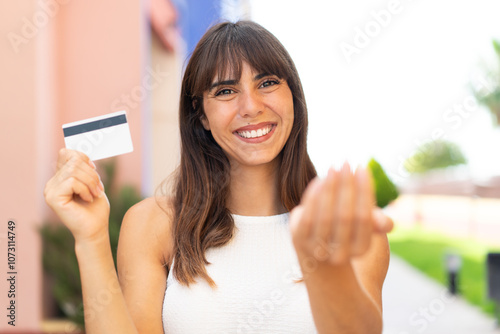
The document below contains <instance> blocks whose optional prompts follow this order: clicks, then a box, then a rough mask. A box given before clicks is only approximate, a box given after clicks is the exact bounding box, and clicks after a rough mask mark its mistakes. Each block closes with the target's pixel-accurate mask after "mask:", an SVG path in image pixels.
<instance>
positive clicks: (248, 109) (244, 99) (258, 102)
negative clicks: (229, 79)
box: [239, 90, 264, 118]
mask: <svg viewBox="0 0 500 334" xmlns="http://www.w3.org/2000/svg"><path fill="white" fill-rule="evenodd" d="M263 111H264V101H263V97H262V96H261V95H260V94H259V93H258V92H254V91H251V90H250V91H245V92H243V93H242V94H241V96H240V103H239V114H240V116H241V117H243V118H254V117H256V116H258V115H259V114H261V113H262V112H263Z"/></svg>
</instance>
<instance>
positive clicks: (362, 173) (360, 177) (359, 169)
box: [355, 166, 366, 180]
mask: <svg viewBox="0 0 500 334" xmlns="http://www.w3.org/2000/svg"><path fill="white" fill-rule="evenodd" d="M355 174H356V177H357V178H358V180H364V179H365V177H366V169H365V168H364V167H363V166H358V167H357V168H356V172H355Z"/></svg>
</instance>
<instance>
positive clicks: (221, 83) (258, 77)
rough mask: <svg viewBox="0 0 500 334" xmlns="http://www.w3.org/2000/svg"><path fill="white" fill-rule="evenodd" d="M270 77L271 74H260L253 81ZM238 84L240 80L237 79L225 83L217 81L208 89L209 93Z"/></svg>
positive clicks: (224, 81)
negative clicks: (216, 88)
mask: <svg viewBox="0 0 500 334" xmlns="http://www.w3.org/2000/svg"><path fill="white" fill-rule="evenodd" d="M268 75H270V74H269V73H259V74H257V75H256V76H254V77H253V81H257V80H260V79H262V78H264V77H266V76H268ZM237 83H238V80H235V79H230V80H223V81H216V82H214V83H212V84H211V85H210V87H209V88H208V90H209V91H211V90H212V89H214V88H215V87H219V86H225V85H236V84H237Z"/></svg>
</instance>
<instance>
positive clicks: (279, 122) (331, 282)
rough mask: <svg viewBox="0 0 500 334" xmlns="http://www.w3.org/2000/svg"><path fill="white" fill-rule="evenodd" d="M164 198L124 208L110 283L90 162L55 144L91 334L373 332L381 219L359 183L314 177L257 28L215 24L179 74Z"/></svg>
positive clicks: (288, 97) (285, 84) (101, 202)
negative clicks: (175, 144) (173, 165)
mask: <svg viewBox="0 0 500 334" xmlns="http://www.w3.org/2000/svg"><path fill="white" fill-rule="evenodd" d="M180 133H181V162H180V165H179V168H178V170H177V173H176V176H175V184H174V189H173V195H172V196H170V197H166V196H165V197H161V198H149V199H146V200H144V201H142V202H140V203H138V204H137V205H135V206H134V207H132V208H131V209H130V210H129V211H128V212H127V214H126V215H125V218H124V220H123V223H122V228H121V232H120V240H119V247H118V264H117V265H118V277H117V274H116V272H115V270H114V264H113V259H112V256H111V250H110V243H109V238H108V215H109V203H108V201H107V198H106V196H105V195H104V192H103V190H104V189H103V186H102V183H101V182H100V179H99V175H98V174H97V172H96V170H95V165H94V164H93V163H92V162H91V161H89V159H88V157H87V156H85V155H84V154H82V153H80V152H77V151H71V150H66V149H62V150H61V151H60V152H59V160H58V161H59V162H58V171H57V173H56V174H55V176H54V177H53V178H52V179H51V180H50V181H49V182H48V183H47V185H46V188H45V198H46V201H47V203H48V204H49V205H50V206H51V208H52V209H53V210H54V211H55V212H56V213H57V214H58V216H59V217H60V219H61V220H62V221H63V222H64V224H65V225H66V226H67V227H68V228H69V229H70V230H71V232H72V234H73V236H74V237H75V251H76V254H77V257H78V263H79V267H80V273H81V280H82V289H83V301H84V308H85V324H86V331H87V333H88V334H94V333H141V334H144V333H152V334H160V333H163V332H165V333H173V334H175V333H197V334H199V333H217V334H222V333H363V334H366V333H381V331H382V301H381V291H382V284H383V281H384V279H385V275H386V272H387V267H388V262H389V249H388V243H387V238H386V235H385V233H387V232H388V231H390V230H391V228H392V221H391V220H390V219H389V218H388V217H385V216H384V215H383V214H381V211H380V210H379V209H377V208H375V207H374V203H375V200H374V198H373V189H372V185H371V182H370V177H369V175H368V173H367V171H366V170H365V169H363V168H357V169H356V170H355V172H354V173H353V172H351V170H350V166H349V165H348V164H344V166H343V167H342V169H341V170H340V171H337V170H335V169H333V168H332V169H330V170H329V172H328V176H327V177H326V178H324V179H322V180H320V179H318V178H317V177H316V171H315V169H314V166H313V164H312V163H311V161H310V159H309V156H308V154H307V149H306V135H307V108H306V104H305V99H304V93H303V91H302V86H301V83H300V79H299V76H298V74H297V71H296V69H295V66H294V64H293V62H292V60H291V58H290V56H289V55H288V53H287V52H286V50H285V49H284V48H283V46H282V45H281V44H280V43H279V41H278V40H277V39H276V38H275V37H274V36H273V35H272V34H271V33H269V32H268V31H267V30H265V29H264V28H262V27H261V26H259V25H258V24H256V23H252V22H248V21H241V22H237V23H221V24H218V25H215V26H214V27H212V28H211V29H210V30H209V31H208V32H207V33H206V34H205V35H204V36H203V38H202V39H201V40H200V42H199V43H198V46H197V47H196V49H195V51H194V52H193V54H192V56H191V59H190V61H189V64H188V66H187V68H186V72H185V74H184V78H183V81H182V91H181V101H180Z"/></svg>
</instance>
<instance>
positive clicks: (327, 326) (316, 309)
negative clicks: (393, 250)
mask: <svg viewBox="0 0 500 334" xmlns="http://www.w3.org/2000/svg"><path fill="white" fill-rule="evenodd" d="M299 261H300V258H299ZM300 263H301V266H302V264H303V263H308V262H307V261H304V258H302V261H300ZM317 265H318V267H317V268H316V269H315V270H313V271H310V272H308V271H307V270H308V269H307V268H304V266H302V272H303V273H304V281H305V284H306V287H307V291H308V295H309V302H310V305H311V310H312V313H313V316H314V321H315V323H316V327H317V330H318V333H332V332H333V333H366V334H367V333H381V332H382V293H381V292H382V284H383V281H384V279H385V275H386V273H387V268H388V265H389V247H388V243H387V238H386V237H385V236H384V235H376V236H373V239H372V242H371V247H370V250H369V251H368V252H367V253H366V254H365V255H363V256H361V257H359V258H355V259H354V260H352V261H350V263H347V264H345V265H342V266H330V265H325V264H324V263H321V262H318V263H317ZM309 270H310V269H309Z"/></svg>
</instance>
